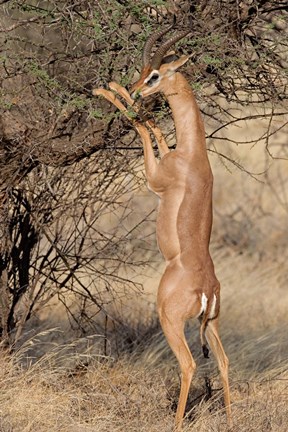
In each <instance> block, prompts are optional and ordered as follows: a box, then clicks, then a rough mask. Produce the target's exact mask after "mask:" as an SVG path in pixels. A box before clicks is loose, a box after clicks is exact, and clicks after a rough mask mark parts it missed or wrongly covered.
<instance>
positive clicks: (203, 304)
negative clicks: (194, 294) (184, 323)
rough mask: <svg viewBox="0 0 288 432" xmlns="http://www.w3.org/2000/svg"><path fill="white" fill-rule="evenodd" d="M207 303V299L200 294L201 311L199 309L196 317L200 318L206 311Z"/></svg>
mask: <svg viewBox="0 0 288 432" xmlns="http://www.w3.org/2000/svg"><path fill="white" fill-rule="evenodd" d="M207 301H208V299H207V297H206V295H205V294H204V293H202V297H201V309H200V312H199V314H198V316H200V315H201V314H202V313H203V312H205V311H206V308H207Z"/></svg>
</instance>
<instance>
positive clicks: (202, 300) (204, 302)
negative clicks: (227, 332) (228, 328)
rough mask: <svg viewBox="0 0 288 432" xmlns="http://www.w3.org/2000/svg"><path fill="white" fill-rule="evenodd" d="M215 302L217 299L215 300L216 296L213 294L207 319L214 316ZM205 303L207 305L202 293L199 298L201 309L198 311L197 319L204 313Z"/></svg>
mask: <svg viewBox="0 0 288 432" xmlns="http://www.w3.org/2000/svg"><path fill="white" fill-rule="evenodd" d="M216 302H217V299H216V295H215V294H214V296H213V301H212V304H211V309H210V313H209V317H208V318H209V319H212V318H214V316H215V310H216ZM207 303H208V299H207V297H206V295H205V294H204V293H202V297H201V309H200V312H199V314H198V317H199V316H200V315H201V314H202V313H204V312H205V311H206V309H207Z"/></svg>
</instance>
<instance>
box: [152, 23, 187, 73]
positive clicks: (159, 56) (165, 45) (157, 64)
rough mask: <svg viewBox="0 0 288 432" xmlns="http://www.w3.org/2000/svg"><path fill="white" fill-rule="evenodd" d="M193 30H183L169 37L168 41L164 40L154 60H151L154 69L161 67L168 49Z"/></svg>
mask: <svg viewBox="0 0 288 432" xmlns="http://www.w3.org/2000/svg"><path fill="white" fill-rule="evenodd" d="M190 32H191V30H190V29H189V30H183V31H182V32H180V33H178V34H176V35H175V36H173V37H172V38H170V39H168V40H167V41H166V42H164V43H163V44H162V45H161V46H160V47H159V48H158V50H157V51H156V52H155V54H154V56H153V58H152V60H151V66H152V68H153V69H156V70H157V69H159V67H160V65H161V62H162V59H163V57H164V55H165V53H166V52H167V51H168V49H169V48H171V46H172V45H174V44H175V43H176V42H178V41H179V40H180V39H182V38H183V37H185V36H187V34H188V33H190Z"/></svg>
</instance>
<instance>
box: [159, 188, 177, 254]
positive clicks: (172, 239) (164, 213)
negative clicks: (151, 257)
mask: <svg viewBox="0 0 288 432" xmlns="http://www.w3.org/2000/svg"><path fill="white" fill-rule="evenodd" d="M171 195H172V196H171ZM182 199H183V196H182V194H181V193H180V194H179V193H178V194H166V193H165V194H163V195H162V197H161V199H160V204H159V208H158V214H157V224H156V234H157V242H158V247H159V249H160V251H161V253H162V254H163V256H164V258H165V260H167V261H170V260H172V259H173V258H175V257H176V256H177V255H179V254H180V243H179V238H178V232H177V217H178V213H179V207H180V205H181V202H182Z"/></svg>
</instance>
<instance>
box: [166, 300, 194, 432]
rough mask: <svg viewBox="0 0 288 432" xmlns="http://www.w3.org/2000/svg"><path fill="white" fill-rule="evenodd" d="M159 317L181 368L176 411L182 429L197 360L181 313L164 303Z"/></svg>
mask: <svg viewBox="0 0 288 432" xmlns="http://www.w3.org/2000/svg"><path fill="white" fill-rule="evenodd" d="M158 308H159V317H160V322H161V326H162V329H163V332H164V334H165V336H166V338H167V341H168V343H169V345H170V347H171V349H172V351H173V352H174V354H175V356H176V357H177V360H178V362H179V366H180V369H181V390H180V396H179V401H178V407H177V413H176V429H177V431H181V428H182V422H183V417H184V412H185V407H186V402H187V397H188V392H189V388H190V384H191V381H192V378H193V375H194V372H195V369H196V364H195V361H194V359H193V357H192V355H191V352H190V349H189V347H188V345H187V342H186V338H185V334H184V325H185V321H184V319H183V318H181V317H180V316H179V315H177V314H174V313H173V312H171V310H170V312H169V310H168V308H167V309H166V308H165V306H164V305H161V304H160V305H159V304H158Z"/></svg>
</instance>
